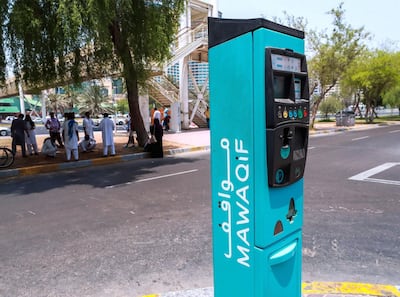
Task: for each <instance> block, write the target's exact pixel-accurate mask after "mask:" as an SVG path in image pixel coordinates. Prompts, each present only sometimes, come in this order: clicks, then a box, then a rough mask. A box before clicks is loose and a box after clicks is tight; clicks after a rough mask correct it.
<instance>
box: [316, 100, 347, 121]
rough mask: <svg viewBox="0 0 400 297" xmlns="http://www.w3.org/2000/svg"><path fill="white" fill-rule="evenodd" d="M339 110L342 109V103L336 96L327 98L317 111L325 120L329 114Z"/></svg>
mask: <svg viewBox="0 0 400 297" xmlns="http://www.w3.org/2000/svg"><path fill="white" fill-rule="evenodd" d="M341 109H343V103H342V102H341V101H340V100H339V99H338V98H337V97H336V96H328V97H327V98H326V99H325V100H324V101H322V102H321V104H320V106H319V111H320V112H321V113H322V114H323V115H324V117H325V119H328V118H329V114H332V113H336V112H337V111H339V110H341Z"/></svg>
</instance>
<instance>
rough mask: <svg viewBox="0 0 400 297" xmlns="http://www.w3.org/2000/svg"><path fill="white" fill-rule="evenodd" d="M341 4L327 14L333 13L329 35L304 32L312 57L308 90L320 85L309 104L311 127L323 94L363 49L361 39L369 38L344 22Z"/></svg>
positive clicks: (362, 30) (336, 81) (323, 96)
mask: <svg viewBox="0 0 400 297" xmlns="http://www.w3.org/2000/svg"><path fill="white" fill-rule="evenodd" d="M344 13H345V10H344V9H343V3H341V4H340V5H339V7H338V8H337V9H332V10H331V11H330V12H329V14H330V15H332V16H333V18H334V20H333V30H332V32H331V33H330V34H327V33H325V32H316V31H310V32H309V33H308V35H307V38H308V39H307V40H308V44H309V47H310V50H311V51H312V52H313V55H314V56H313V57H312V58H311V60H310V61H309V63H308V66H309V74H310V81H311V84H310V92H311V94H312V93H313V92H314V90H315V89H316V88H317V87H319V90H320V93H319V95H318V96H317V97H316V98H315V100H314V104H313V106H312V118H311V121H310V126H311V127H313V126H314V121H315V117H316V114H317V110H318V108H319V105H320V104H321V102H322V101H323V100H324V99H325V97H326V94H327V93H328V92H329V91H330V90H332V88H333V87H335V86H336V84H337V83H338V82H339V81H340V79H341V77H342V75H343V73H344V70H345V69H346V68H347V67H349V66H350V65H351V64H352V62H353V61H354V60H355V59H356V58H357V57H358V56H359V55H360V54H361V53H362V52H363V51H364V49H365V45H364V44H363V41H364V40H365V39H366V38H367V37H368V34H367V33H365V32H364V28H363V27H361V28H359V29H353V28H352V27H351V26H350V25H348V24H346V23H345V21H344Z"/></svg>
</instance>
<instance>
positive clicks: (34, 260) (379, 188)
mask: <svg viewBox="0 0 400 297" xmlns="http://www.w3.org/2000/svg"><path fill="white" fill-rule="evenodd" d="M399 136H400V128H399V126H392V127H387V128H379V129H373V130H368V131H359V132H345V133H341V134H334V135H324V136H323V137H312V138H310V141H309V146H310V149H309V154H308V163H307V170H306V174H305V217H304V229H303V236H304V240H303V281H308V280H309V281H355V282H358V281H361V282H371V283H388V284H393V285H396V284H398V283H399V278H398V271H399V267H400V249H399V248H400V230H399V227H398V226H399V223H400V218H399V209H400V195H399V194H398V193H399V189H400V188H399V187H400V166H399V165H400V164H398V165H397V163H396V165H393V166H391V167H389V166H386V167H380V168H381V169H382V168H386V169H385V170H380V169H379V170H378V169H375V170H374V171H370V172H369V173H366V174H364V175H362V176H360V175H359V174H360V173H362V172H365V171H367V170H371V169H373V168H376V167H377V166H381V165H382V164H387V163H389V162H399V163H400V150H399V147H400V137H399ZM371 174H372V175H371ZM354 176H356V180H349V178H350V177H354ZM357 176H358V177H357ZM357 179H358V180H357ZM388 181H392V182H388ZM396 181H397V183H398V184H396ZM209 187H210V183H209V153H207V152H204V153H190V154H181V155H177V156H175V157H168V158H165V159H161V160H155V159H146V160H136V161H133V162H129V163H124V164H116V165H108V166H102V167H95V168H87V169H79V170H71V171H66V172H58V173H57V174H43V175H39V176H29V177H20V178H16V179H11V180H7V181H2V182H0V296H12V297H13V296H20V297H25V296H35V297H41V296H57V297H66V296H80V297H83V296H87V297H89V296H90V297H94V296H96V297H106V296H107V297H113V296H115V297H117V296H118V297H122V296H124V297H125V296H129V297H135V296H142V295H144V294H149V293H157V292H168V291H175V290H182V289H192V288H198V287H209V286H212V252H211V216H210V212H211V210H210V197H209V192H210V190H209Z"/></svg>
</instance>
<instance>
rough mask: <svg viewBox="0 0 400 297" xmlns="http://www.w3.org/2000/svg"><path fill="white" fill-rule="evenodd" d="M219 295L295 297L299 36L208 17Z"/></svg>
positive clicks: (303, 112)
mask: <svg viewBox="0 0 400 297" xmlns="http://www.w3.org/2000/svg"><path fill="white" fill-rule="evenodd" d="M208 55H209V69H210V70H209V71H210V112H211V115H210V129H211V178H212V180H211V188H212V189H211V192H212V193H211V195H212V228H213V263H214V296H215V297H253V296H257V297H264V296H265V297H266V296H268V297H282V296H290V297H293V296H301V261H302V257H301V252H302V225H303V174H304V168H305V162H306V156H307V144H308V126H309V87H308V75H307V63H306V58H305V55H304V33H303V32H301V31H298V30H295V29H292V28H288V27H285V26H282V25H279V24H276V23H273V22H270V21H267V20H264V19H250V20H235V19H218V18H209V50H208Z"/></svg>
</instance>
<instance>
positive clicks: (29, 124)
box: [25, 114, 39, 156]
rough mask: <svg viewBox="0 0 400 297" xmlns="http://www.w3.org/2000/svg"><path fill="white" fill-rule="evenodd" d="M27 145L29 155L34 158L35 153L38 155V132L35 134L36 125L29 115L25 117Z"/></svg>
mask: <svg viewBox="0 0 400 297" xmlns="http://www.w3.org/2000/svg"><path fill="white" fill-rule="evenodd" d="M25 128H26V133H25V143H26V147H27V149H28V152H29V154H30V155H31V156H32V155H33V153H35V155H38V154H39V153H38V146H37V142H36V132H35V128H36V127H35V123H34V122H33V121H32V118H31V116H30V115H29V114H27V115H26V116H25Z"/></svg>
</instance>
